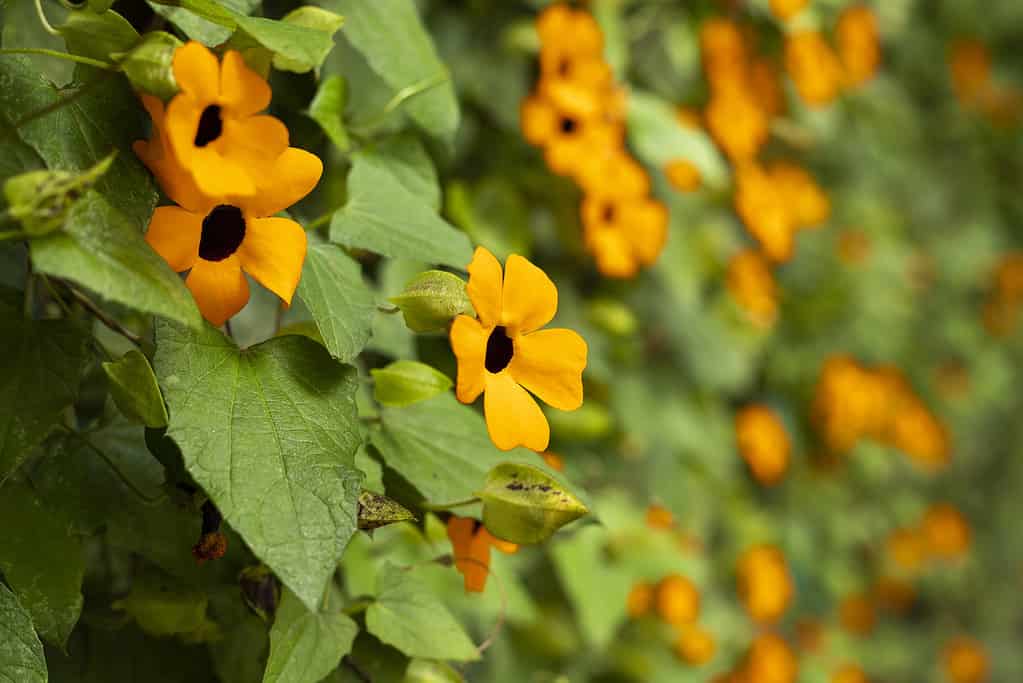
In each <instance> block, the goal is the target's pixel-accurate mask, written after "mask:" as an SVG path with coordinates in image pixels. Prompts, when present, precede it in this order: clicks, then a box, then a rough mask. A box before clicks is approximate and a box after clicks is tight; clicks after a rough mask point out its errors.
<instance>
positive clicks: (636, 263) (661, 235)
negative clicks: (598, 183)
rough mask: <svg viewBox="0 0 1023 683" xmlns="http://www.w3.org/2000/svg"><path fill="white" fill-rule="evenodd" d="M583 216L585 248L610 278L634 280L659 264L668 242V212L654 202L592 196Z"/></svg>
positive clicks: (641, 199)
mask: <svg viewBox="0 0 1023 683" xmlns="http://www.w3.org/2000/svg"><path fill="white" fill-rule="evenodd" d="M581 213H582V221H583V244H584V245H585V247H586V250H587V251H589V252H590V253H591V254H593V257H594V259H595V260H596V262H597V268H598V269H599V270H600V272H601V273H603V274H604V275H606V276H607V277H615V278H629V277H633V276H634V275H635V274H636V273H637V272H638V271H639V269H640V267H641V266H648V265H650V264H652V263H654V262H655V261H656V260H657V257H658V256H660V253H661V250H662V249H663V248H664V243H665V241H666V240H667V238H668V211H667V209H666V208H665V207H664V205H663V204H661V203H660V202H658V201H656V200H653V199H648V198H640V199H616V198H614V197H601V196H597V195H588V196H586V197H585V198H583V203H582V210H581Z"/></svg>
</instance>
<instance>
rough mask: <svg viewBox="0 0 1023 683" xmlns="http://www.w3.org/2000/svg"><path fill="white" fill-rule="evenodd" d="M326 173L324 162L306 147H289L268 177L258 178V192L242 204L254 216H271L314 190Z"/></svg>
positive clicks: (256, 179) (240, 203)
mask: <svg viewBox="0 0 1023 683" xmlns="http://www.w3.org/2000/svg"><path fill="white" fill-rule="evenodd" d="M322 174H323V162H322V161H320V158H319V157H318V156H316V155H315V154H310V153H309V152H307V151H305V150H304V149H298V148H297V147H288V148H287V149H286V150H284V153H283V154H281V155H280V156H279V157H277V160H276V161H275V162H274V163H273V170H272V172H271V173H269V174H268V175H266V176H262V177H257V178H255V181H256V194H255V195H253V196H252V197H251V198H248V199H242V200H241V201H240V202H239V205H240V206H242V207H243V208H244V209H245V210H246V211H247V212H249V213H250V214H252V215H253V216H272V215H274V214H275V213H277V212H278V211H283V210H284V209H286V208H288V207H289V206H291V205H292V204H294V203H295V202H297V201H298V200H299V199H302V197H305V196H306V195H307V194H309V193H310V192H312V190H313V188H314V187H316V183H318V182H320V176H321V175H322Z"/></svg>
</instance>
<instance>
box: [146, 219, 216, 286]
mask: <svg viewBox="0 0 1023 683" xmlns="http://www.w3.org/2000/svg"><path fill="white" fill-rule="evenodd" d="M202 219H203V216H202V214H198V213H192V212H191V211H185V210H184V209H182V208H181V207H178V206H158V207H156V210H155V211H153V217H152V218H150V219H149V229H148V230H147V231H146V242H148V243H149V246H151V247H152V248H153V250H154V251H155V252H156V253H157V254H159V255H160V256H162V257H163V260H164V261H166V262H167V263H168V264H169V265H170V267H171V268H172V269H173V270H174V272H176V273H180V272H182V271H185V270H188V269H189V268H191V267H192V266H193V265H195V262H196V261H197V260H198V258H199V239H200V238H201V237H202Z"/></svg>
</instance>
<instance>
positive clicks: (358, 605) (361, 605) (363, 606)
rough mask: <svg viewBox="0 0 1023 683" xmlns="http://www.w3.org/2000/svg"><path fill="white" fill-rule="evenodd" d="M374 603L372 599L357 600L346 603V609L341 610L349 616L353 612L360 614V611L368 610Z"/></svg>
mask: <svg viewBox="0 0 1023 683" xmlns="http://www.w3.org/2000/svg"><path fill="white" fill-rule="evenodd" d="M372 604H373V601H372V600H356V601H355V602H353V603H350V604H348V605H345V606H344V609H342V610H341V613H342V614H347V615H348V616H352V615H353V614H359V613H360V612H365V611H366V610H368V609H369V607H370V605H372Z"/></svg>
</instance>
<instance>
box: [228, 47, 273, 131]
mask: <svg viewBox="0 0 1023 683" xmlns="http://www.w3.org/2000/svg"><path fill="white" fill-rule="evenodd" d="M220 102H221V103H222V104H223V105H224V106H225V107H228V108H230V109H231V114H233V115H234V116H237V117H239V118H241V117H245V116H252V115H253V114H255V113H256V112H258V111H263V110H264V109H266V108H267V107H269V106H270V84H269V83H267V82H266V81H265V80H264V79H263V78H262V77H261V76H260V75H259V74H257V73H256V72H255V71H253V70H252V69H250V68H249V67H248V65H247V64H246V63H245V60H244V59H242V56H241V53H239V52H237V51H235V50H228V51H227V53H226V54H225V55H224V60H223V61H222V62H221V63H220Z"/></svg>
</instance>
